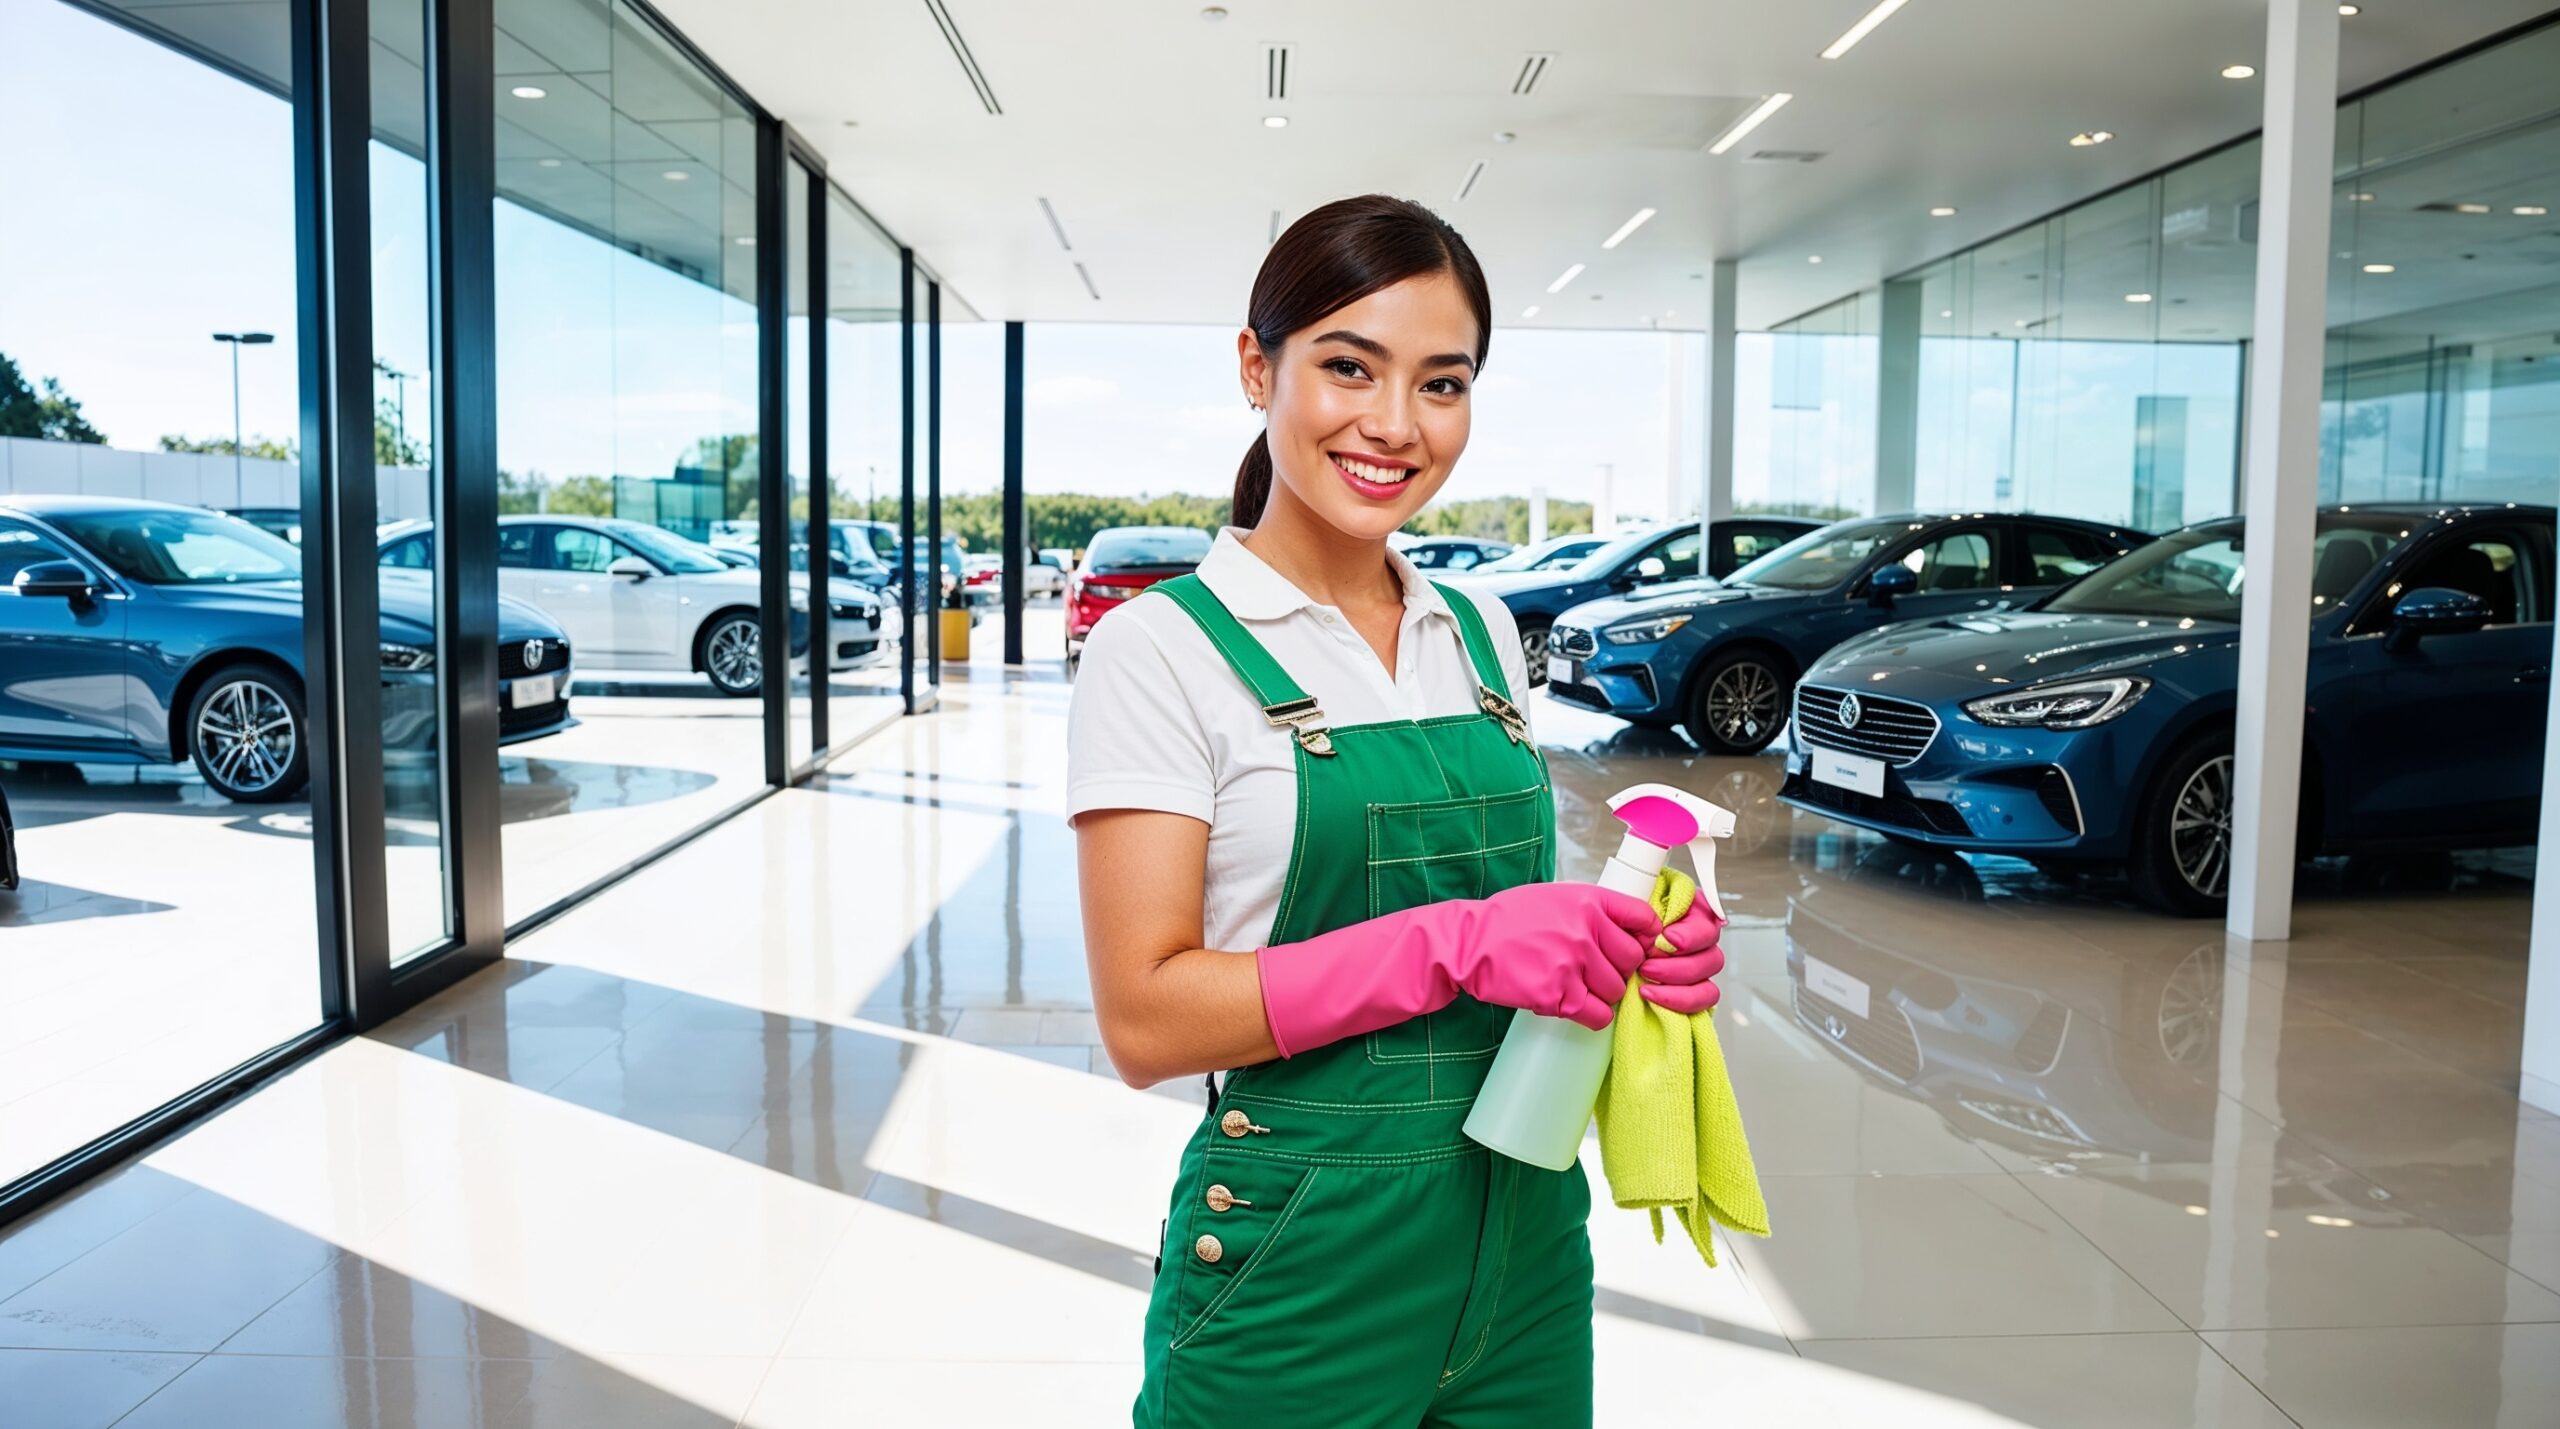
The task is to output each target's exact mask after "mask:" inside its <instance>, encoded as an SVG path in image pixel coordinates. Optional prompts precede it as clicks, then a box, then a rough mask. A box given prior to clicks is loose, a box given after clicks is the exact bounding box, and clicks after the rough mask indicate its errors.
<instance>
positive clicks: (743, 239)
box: [729, 233, 756, 248]
mask: <svg viewBox="0 0 2560 1429" xmlns="http://www.w3.org/2000/svg"><path fill="white" fill-rule="evenodd" d="M729 241H730V242H732V243H735V244H737V245H738V246H739V247H741V248H753V247H755V246H756V236H755V235H754V234H752V233H741V234H739V235H738V236H737V237H735V238H732V239H730V240H729Z"/></svg>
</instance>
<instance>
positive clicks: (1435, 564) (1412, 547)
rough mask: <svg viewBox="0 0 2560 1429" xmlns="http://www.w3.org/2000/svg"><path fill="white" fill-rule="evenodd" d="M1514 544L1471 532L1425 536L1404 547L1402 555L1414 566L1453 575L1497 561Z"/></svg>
mask: <svg viewBox="0 0 2560 1429" xmlns="http://www.w3.org/2000/svg"><path fill="white" fill-rule="evenodd" d="M1514 549H1515V548H1514V547H1513V546H1512V545H1511V543H1510V542H1508V541H1485V540H1479V539H1477V538H1476V537H1473V536H1425V537H1423V538H1422V539H1421V540H1418V541H1415V542H1412V543H1411V544H1409V545H1407V546H1405V547H1404V558H1405V559H1406V560H1408V561H1411V562H1413V565H1414V569H1416V570H1423V571H1429V572H1431V573H1432V574H1433V575H1456V574H1458V573H1459V572H1461V571H1471V570H1474V569H1475V568H1476V567H1478V566H1481V565H1485V564H1488V563H1490V562H1493V561H1498V560H1500V559H1502V558H1503V557H1504V556H1507V555H1510V554H1511V552H1512V551H1513V550H1514Z"/></svg>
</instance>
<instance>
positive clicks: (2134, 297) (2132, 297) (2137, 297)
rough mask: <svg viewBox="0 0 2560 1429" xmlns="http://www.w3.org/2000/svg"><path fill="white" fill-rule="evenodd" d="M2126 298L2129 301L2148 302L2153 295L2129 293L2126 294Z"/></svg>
mask: <svg viewBox="0 0 2560 1429" xmlns="http://www.w3.org/2000/svg"><path fill="white" fill-rule="evenodd" d="M2124 300H2125V301H2126V302H2128V303H2147V302H2150V301H2151V295H2150V294H2149V293H2127V294H2125V295H2124Z"/></svg>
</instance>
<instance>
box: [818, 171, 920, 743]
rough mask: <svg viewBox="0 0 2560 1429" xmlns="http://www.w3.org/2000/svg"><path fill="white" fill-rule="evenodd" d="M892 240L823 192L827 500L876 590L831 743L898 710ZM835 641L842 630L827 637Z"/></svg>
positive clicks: (897, 383) (832, 717)
mask: <svg viewBox="0 0 2560 1429" xmlns="http://www.w3.org/2000/svg"><path fill="white" fill-rule="evenodd" d="M900 274H901V265H900V263H899V260H898V245H897V244H896V243H895V242H894V241H892V240H891V239H890V238H889V236H888V235H887V234H886V233H883V232H882V231H881V230H880V228H879V227H878V226H877V225H875V224H873V223H872V222H871V220H870V219H869V218H868V217H866V216H865V215H864V214H863V213H862V211H861V210H860V209H858V208H856V207H855V206H854V205H853V202H852V201H851V200H850V199H848V198H846V197H845V196H844V195H843V194H841V193H839V192H837V191H835V190H834V189H829V190H828V191H827V309H826V311H827V323H826V342H827V462H826V466H827V492H828V496H827V499H828V501H829V503H830V505H829V511H830V513H831V515H832V517H833V520H832V523H831V526H830V535H831V536H832V538H833V540H834V542H835V544H836V545H837V547H838V554H839V555H840V556H842V557H843V558H844V559H845V560H846V561H847V562H848V563H850V564H851V565H852V566H853V567H854V568H855V569H856V570H857V571H859V572H860V573H861V575H860V579H861V580H862V581H863V582H864V583H865V584H866V585H869V586H870V587H871V588H872V589H874V590H875V591H876V592H877V593H878V594H880V595H881V596H882V597H884V599H883V600H882V601H881V602H880V604H881V614H880V622H881V623H880V626H879V627H878V631H877V633H876V636H875V639H874V641H873V643H872V648H871V649H869V650H862V649H860V648H859V642H858V641H855V642H853V643H854V645H855V648H854V649H851V650H849V651H847V652H846V653H847V655H848V657H849V663H848V666H847V668H844V669H840V670H838V671H837V672H836V673H835V674H834V675H833V676H832V677H831V678H830V679H829V681H828V685H827V691H828V699H827V711H828V712H827V726H828V733H829V734H830V736H832V738H833V739H834V740H835V741H837V742H839V743H841V742H842V741H844V740H846V739H850V738H853V737H855V736H857V735H859V734H860V733H861V732H862V731H863V730H866V729H869V728H871V727H873V726H874V725H876V724H877V723H879V721H881V720H882V719H885V718H888V717H890V716H893V715H895V714H897V713H898V712H899V711H900V709H901V708H903V706H902V704H901V702H900V699H899V693H898V669H899V667H898V661H899V659H900V658H901V654H902V651H903V648H904V644H903V637H902V631H903V621H902V619H901V617H900V614H899V610H898V602H899V599H900V595H901V591H902V588H903V585H904V582H905V576H904V574H903V572H904V566H903V564H902V563H901V560H900V556H899V546H898V523H899V517H900V513H901V511H902V510H903V507H902V506H901V504H900V501H899V495H898V471H899V465H898V463H899V443H900V441H901V440H902V438H903V432H904V428H903V426H902V425H901V423H902V418H901V406H900V404H901V402H902V401H903V398H904V388H903V387H902V385H901V383H902V380H903V379H902V378H901V376H900V373H899V370H898V344H899V339H900V332H901V329H900V327H899V319H900V308H899V300H898V284H899V279H900ZM836 638H837V639H840V640H842V639H845V638H846V636H845V635H844V634H841V633H840V634H839V635H837V636H836Z"/></svg>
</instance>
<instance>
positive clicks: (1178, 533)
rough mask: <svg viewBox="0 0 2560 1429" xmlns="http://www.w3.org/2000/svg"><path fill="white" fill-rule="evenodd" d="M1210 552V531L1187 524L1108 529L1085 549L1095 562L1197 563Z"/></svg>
mask: <svg viewBox="0 0 2560 1429" xmlns="http://www.w3.org/2000/svg"><path fill="white" fill-rule="evenodd" d="M1208 556H1209V533H1208V532H1206V531H1198V530H1194V529H1192V528H1190V527H1188V526H1132V527H1125V528H1123V529H1120V530H1116V531H1105V532H1103V533H1101V534H1100V535H1098V536H1095V537H1094V538H1093V548H1092V549H1091V550H1089V551H1087V552H1085V557H1084V558H1085V561H1086V563H1087V564H1090V565H1095V566H1196V565H1198V564H1200V563H1201V562H1202V561H1204V560H1206V559H1208Z"/></svg>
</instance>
